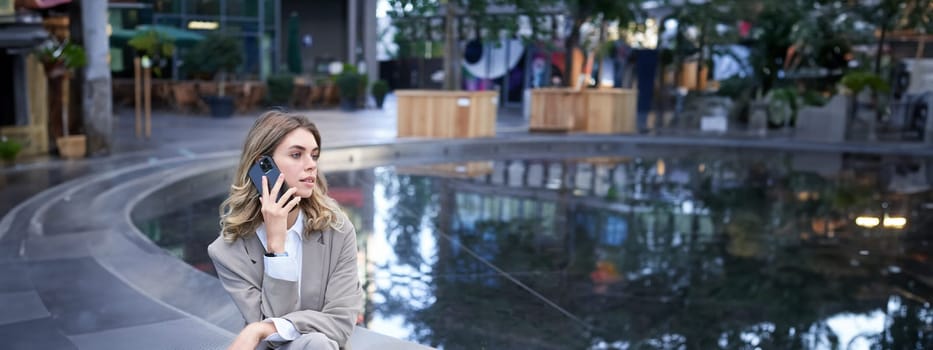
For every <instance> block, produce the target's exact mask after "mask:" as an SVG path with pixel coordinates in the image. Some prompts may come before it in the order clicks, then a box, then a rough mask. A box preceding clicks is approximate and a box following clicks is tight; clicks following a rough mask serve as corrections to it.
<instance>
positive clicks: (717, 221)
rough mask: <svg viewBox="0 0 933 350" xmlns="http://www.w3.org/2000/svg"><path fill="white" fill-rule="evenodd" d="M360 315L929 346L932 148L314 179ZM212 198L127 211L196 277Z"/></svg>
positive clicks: (806, 342) (681, 343) (570, 341)
mask: <svg viewBox="0 0 933 350" xmlns="http://www.w3.org/2000/svg"><path fill="white" fill-rule="evenodd" d="M328 179H329V182H331V183H332V184H333V188H334V190H333V191H332V194H333V195H334V196H335V197H337V199H338V200H339V201H340V202H341V203H342V204H344V206H345V209H346V211H347V212H348V213H349V214H350V216H351V218H353V220H354V222H355V223H356V224H357V227H358V233H359V235H360V237H359V242H360V245H361V247H360V249H361V252H362V253H361V258H362V259H361V261H362V262H361V264H362V265H361V266H363V269H362V271H363V273H364V274H365V280H366V291H367V298H368V302H367V312H366V315H365V320H366V323H367V325H368V326H369V327H370V328H372V329H374V330H376V331H379V332H382V333H387V334H391V335H394V336H398V337H400V338H406V339H411V340H414V341H417V342H420V343H424V344H428V345H432V346H437V347H440V348H444V349H477V348H499V349H528V348H534V349H585V348H592V349H629V348H631V349H635V348H637V349H640V348H649V349H650V348H664V349H667V348H675V349H677V348H687V349H710V348H724V349H745V348H756V347H760V348H766V349H767V348H781V349H785V348H786V349H791V348H804V349H811V348H852V349H856V348H869V347H871V348H891V349H921V348H924V346H926V345H929V344H933V308H931V306H930V300H931V297H933V268H931V266H933V265H931V264H930V262H929V259H930V257H931V250H933V248H931V245H930V241H931V232H933V230H931V229H933V222H931V221H933V219H931V218H933V215H931V214H933V191H931V190H930V187H929V186H930V183H931V182H933V161H930V160H927V159H919V160H918V159H900V158H891V159H888V158H884V159H882V158H871V157H868V158H866V157H852V156H840V155H832V156H824V157H814V156H792V155H783V154H770V155H768V156H767V157H758V156H754V155H736V156H726V155H715V156H698V155H691V156H681V157H663V158H651V159H649V158H636V157H633V158H599V159H574V160H566V159H550V160H542V159H531V160H513V161H497V162H474V163H470V164H462V165H443V166H422V167H409V168H378V169H370V170H362V171H356V172H350V173H341V174H331V175H330V176H329V178H328ZM220 200H221V199H220V198H215V199H212V200H210V201H205V202H202V203H197V204H195V205H194V206H192V207H191V208H189V209H186V210H183V211H181V212H179V213H174V214H172V215H169V216H166V217H163V218H160V219H158V220H154V221H151V222H149V223H144V224H142V225H141V227H143V228H144V229H145V230H146V231H147V232H149V233H150V236H151V237H153V239H154V240H155V241H156V242H157V243H159V244H160V245H162V246H164V247H166V249H168V250H169V251H172V252H175V253H176V254H177V255H178V256H180V257H181V258H183V259H185V260H186V261H188V262H189V263H191V264H192V265H194V266H196V267H198V268H200V269H202V270H205V271H208V272H211V271H210V268H211V267H210V264H209V260H208V258H207V256H206V253H205V247H206V244H207V243H209V242H210V241H211V240H212V239H213V238H214V237H215V236H216V231H217V227H216V226H217V218H216V212H217V211H216V206H217V204H218V203H219V202H220Z"/></svg>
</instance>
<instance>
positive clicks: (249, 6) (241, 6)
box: [227, 0, 259, 18]
mask: <svg viewBox="0 0 933 350" xmlns="http://www.w3.org/2000/svg"><path fill="white" fill-rule="evenodd" d="M258 15H259V0H227V16H234V17H247V18H256V16H258Z"/></svg>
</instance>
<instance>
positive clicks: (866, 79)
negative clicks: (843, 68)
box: [841, 71, 891, 96]
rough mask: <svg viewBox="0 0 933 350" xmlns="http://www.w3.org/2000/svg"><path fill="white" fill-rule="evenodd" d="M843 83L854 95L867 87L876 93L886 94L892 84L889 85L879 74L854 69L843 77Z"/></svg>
mask: <svg viewBox="0 0 933 350" xmlns="http://www.w3.org/2000/svg"><path fill="white" fill-rule="evenodd" d="M841 83H842V85H843V86H845V87H846V89H849V91H851V92H852V94H853V95H856V96H857V95H858V94H860V93H861V92H862V91H863V90H865V89H866V88H868V89H871V90H872V91H874V92H876V93H882V94H886V93H888V92H890V91H891V85H888V83H887V82H886V81H884V79H882V78H881V76H879V75H878V74H875V73H872V72H866V71H854V72H849V73H846V75H844V76H843V77H842V81H841Z"/></svg>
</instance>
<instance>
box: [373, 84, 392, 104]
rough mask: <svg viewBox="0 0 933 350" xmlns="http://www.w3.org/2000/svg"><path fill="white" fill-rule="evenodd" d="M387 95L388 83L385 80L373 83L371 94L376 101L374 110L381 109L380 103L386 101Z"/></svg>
mask: <svg viewBox="0 0 933 350" xmlns="http://www.w3.org/2000/svg"><path fill="white" fill-rule="evenodd" d="M387 93H389V83H387V82H386V81H385V80H376V82H374V83H373V87H372V94H373V98H374V99H376V108H379V109H382V103H383V102H385V100H386V94H387Z"/></svg>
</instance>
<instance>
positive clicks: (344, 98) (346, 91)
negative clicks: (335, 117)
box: [337, 68, 360, 111]
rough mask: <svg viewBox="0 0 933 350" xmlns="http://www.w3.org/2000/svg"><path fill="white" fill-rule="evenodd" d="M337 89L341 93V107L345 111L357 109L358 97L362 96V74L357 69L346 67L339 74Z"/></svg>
mask: <svg viewBox="0 0 933 350" xmlns="http://www.w3.org/2000/svg"><path fill="white" fill-rule="evenodd" d="M337 90H338V91H339V93H340V108H341V109H343V110H345V111H353V110H356V104H357V98H359V96H360V74H359V73H357V72H356V69H347V68H344V70H343V71H342V72H340V74H338V75H337Z"/></svg>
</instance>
